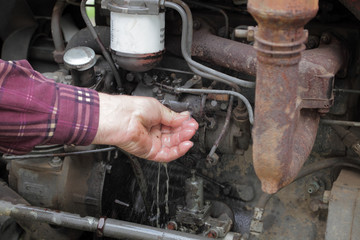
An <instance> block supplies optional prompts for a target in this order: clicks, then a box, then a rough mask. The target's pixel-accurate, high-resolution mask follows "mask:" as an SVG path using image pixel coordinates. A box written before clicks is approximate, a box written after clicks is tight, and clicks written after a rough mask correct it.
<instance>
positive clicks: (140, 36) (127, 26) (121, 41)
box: [110, 12, 165, 54]
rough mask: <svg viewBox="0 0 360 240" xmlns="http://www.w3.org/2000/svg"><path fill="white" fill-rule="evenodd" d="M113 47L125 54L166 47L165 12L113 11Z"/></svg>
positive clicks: (148, 51)
mask: <svg viewBox="0 0 360 240" xmlns="http://www.w3.org/2000/svg"><path fill="white" fill-rule="evenodd" d="M110 47H111V49H112V50H113V51H115V52H117V53H124V54H149V53H157V52H161V51H163V50H164V48H165V13H164V12H161V13H159V15H140V14H127V13H118V12H111V45H110Z"/></svg>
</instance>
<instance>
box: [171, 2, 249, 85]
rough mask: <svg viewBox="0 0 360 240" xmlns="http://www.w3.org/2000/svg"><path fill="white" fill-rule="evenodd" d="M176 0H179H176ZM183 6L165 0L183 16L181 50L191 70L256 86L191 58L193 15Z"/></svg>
mask: <svg viewBox="0 0 360 240" xmlns="http://www.w3.org/2000/svg"><path fill="white" fill-rule="evenodd" d="M174 1H175V0H174ZM176 1H179V0H176ZM181 6H182V7H184V8H185V9H186V12H185V11H184V9H183V8H182V7H181ZM181 6H180V5H178V4H176V3H173V2H169V1H166V2H165V7H168V8H172V9H174V10H176V11H177V12H178V13H179V14H180V16H181V19H182V22H183V25H182V35H181V52H182V54H183V57H184V59H185V60H186V62H187V63H188V64H189V67H190V68H191V70H193V71H194V72H195V73H196V74H199V75H200V76H202V77H205V78H209V79H212V80H216V81H219V79H221V80H222V81H223V82H225V83H227V84H231V83H233V84H237V85H239V86H242V87H248V88H253V87H255V83H254V82H249V81H245V80H242V79H239V78H235V77H232V76H229V75H226V74H224V73H221V72H218V71H216V70H214V69H211V68H209V67H206V66H204V65H202V64H200V63H198V62H195V61H194V60H192V59H191V54H189V53H190V51H191V45H192V37H191V39H190V38H189V36H192V26H191V27H190V26H189V21H188V18H191V17H190V16H189V14H187V13H188V12H190V10H189V8H188V7H187V5H186V4H182V5H181ZM191 19H192V18H191Z"/></svg>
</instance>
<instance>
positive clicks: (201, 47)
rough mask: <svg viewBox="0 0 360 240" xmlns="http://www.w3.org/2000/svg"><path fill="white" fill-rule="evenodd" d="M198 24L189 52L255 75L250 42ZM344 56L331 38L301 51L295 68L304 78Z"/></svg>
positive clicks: (330, 67)
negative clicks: (217, 33)
mask: <svg viewBox="0 0 360 240" xmlns="http://www.w3.org/2000/svg"><path fill="white" fill-rule="evenodd" d="M201 26H202V27H201V29H199V30H197V31H195V32H194V39H193V44H192V56H194V57H196V58H199V59H201V60H203V61H205V62H209V63H214V64H216V65H218V66H221V67H225V68H229V69H232V70H234V71H238V72H241V73H245V74H248V75H250V76H255V75H256V50H255V49H254V48H253V46H252V45H249V44H244V43H241V42H236V41H232V40H229V39H225V38H222V37H219V36H216V35H214V34H213V33H212V32H211V31H210V27H209V26H208V25H207V24H206V22H202V24H201ZM169 47H170V48H171V47H173V46H172V45H170V46H169ZM344 58H345V55H344V51H343V48H342V46H341V44H340V42H338V41H336V40H334V41H332V42H331V43H330V44H321V45H320V46H319V47H318V48H316V49H311V50H306V51H304V52H303V53H302V58H301V61H300V64H299V66H300V67H299V71H300V74H301V76H302V77H303V78H308V79H311V78H314V76H317V75H323V74H326V73H334V70H336V69H338V67H337V66H335V65H333V64H334V63H335V64H337V65H338V64H339V60H341V59H344ZM322 59H328V61H323V60H322ZM329 64H330V65H329Z"/></svg>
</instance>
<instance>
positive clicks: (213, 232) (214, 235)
mask: <svg viewBox="0 0 360 240" xmlns="http://www.w3.org/2000/svg"><path fill="white" fill-rule="evenodd" d="M206 236H207V237H208V238H217V236H218V233H217V231H216V230H214V229H210V231H209V232H208V233H207V234H206Z"/></svg>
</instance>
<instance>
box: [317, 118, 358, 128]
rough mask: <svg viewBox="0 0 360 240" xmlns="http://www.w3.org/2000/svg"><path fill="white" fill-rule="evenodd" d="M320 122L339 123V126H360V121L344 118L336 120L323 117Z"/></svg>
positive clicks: (327, 123)
mask: <svg viewBox="0 0 360 240" xmlns="http://www.w3.org/2000/svg"><path fill="white" fill-rule="evenodd" d="M320 123H322V124H326V125H339V126H348V127H360V122H354V121H344V120H334V119H321V120H320Z"/></svg>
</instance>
